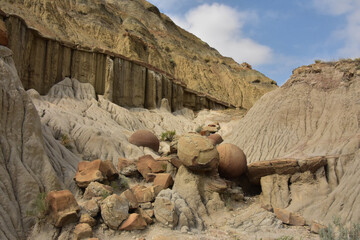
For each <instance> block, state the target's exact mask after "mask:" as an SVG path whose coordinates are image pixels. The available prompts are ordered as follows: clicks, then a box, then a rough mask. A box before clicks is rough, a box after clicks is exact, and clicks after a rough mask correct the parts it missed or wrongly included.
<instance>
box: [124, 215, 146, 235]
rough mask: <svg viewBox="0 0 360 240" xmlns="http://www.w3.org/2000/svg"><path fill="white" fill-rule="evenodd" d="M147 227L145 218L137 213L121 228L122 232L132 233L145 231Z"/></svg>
mask: <svg viewBox="0 0 360 240" xmlns="http://www.w3.org/2000/svg"><path fill="white" fill-rule="evenodd" d="M146 226H147V223H146V221H145V220H144V218H143V217H142V216H141V215H140V214H137V213H132V214H130V216H129V217H128V219H126V220H125V221H124V222H123V223H122V224H121V226H120V230H126V231H132V230H140V229H145V228H146Z"/></svg>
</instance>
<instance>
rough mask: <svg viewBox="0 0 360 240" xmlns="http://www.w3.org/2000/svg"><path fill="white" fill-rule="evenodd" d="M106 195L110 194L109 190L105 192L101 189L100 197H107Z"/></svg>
mask: <svg viewBox="0 0 360 240" xmlns="http://www.w3.org/2000/svg"><path fill="white" fill-rule="evenodd" d="M108 196H110V193H109V192H107V191H102V192H101V197H102V199H105V198H107V197H108Z"/></svg>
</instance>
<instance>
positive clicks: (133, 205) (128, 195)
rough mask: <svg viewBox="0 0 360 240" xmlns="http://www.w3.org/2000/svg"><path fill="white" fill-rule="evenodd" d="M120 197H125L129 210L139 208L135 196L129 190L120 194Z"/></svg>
mask: <svg viewBox="0 0 360 240" xmlns="http://www.w3.org/2000/svg"><path fill="white" fill-rule="evenodd" d="M120 197H125V198H126V199H127V200H128V202H129V207H130V209H136V208H138V207H139V202H138V200H137V199H136V196H135V194H134V193H133V192H132V191H131V190H130V189H127V190H125V191H124V192H123V193H121V195H120Z"/></svg>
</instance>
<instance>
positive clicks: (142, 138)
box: [129, 129, 160, 152]
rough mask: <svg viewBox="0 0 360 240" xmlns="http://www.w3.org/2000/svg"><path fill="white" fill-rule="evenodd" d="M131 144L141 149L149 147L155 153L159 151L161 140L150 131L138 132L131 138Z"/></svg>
mask: <svg viewBox="0 0 360 240" xmlns="http://www.w3.org/2000/svg"><path fill="white" fill-rule="evenodd" d="M129 142H130V143H131V144H134V145H136V146H139V147H148V148H151V149H152V150H154V151H155V152H157V151H159V145H160V142H159V139H158V138H157V137H156V136H155V134H153V133H152V132H150V131H149V130H145V129H143V130H138V131H136V132H134V133H133V134H132V135H131V137H130V138H129Z"/></svg>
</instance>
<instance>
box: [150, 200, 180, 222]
mask: <svg viewBox="0 0 360 240" xmlns="http://www.w3.org/2000/svg"><path fill="white" fill-rule="evenodd" d="M154 214H155V218H156V220H158V221H159V222H161V223H162V224H164V225H165V226H169V227H170V228H175V227H176V226H177V223H178V221H179V217H178V215H177V214H176V209H175V204H174V203H173V202H172V201H171V200H170V199H167V198H163V197H157V198H156V200H155V202H154Z"/></svg>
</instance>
